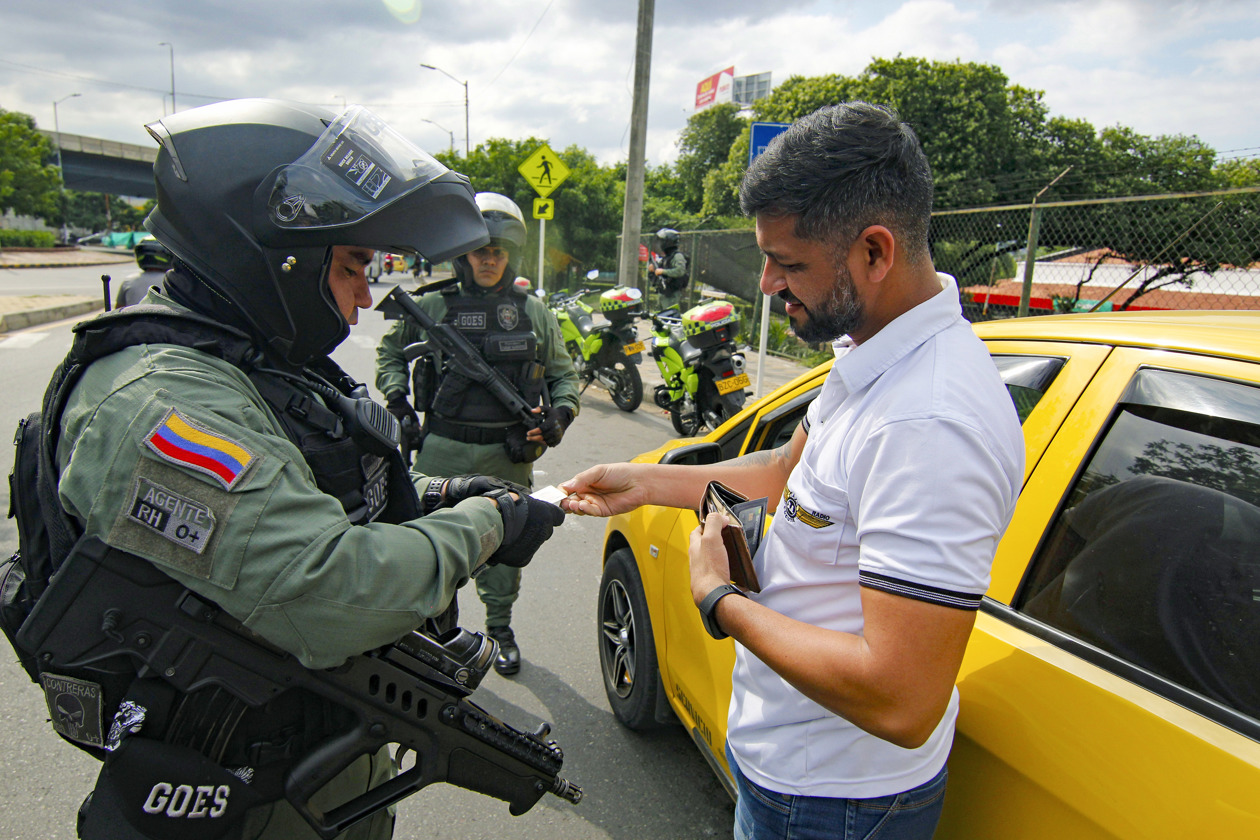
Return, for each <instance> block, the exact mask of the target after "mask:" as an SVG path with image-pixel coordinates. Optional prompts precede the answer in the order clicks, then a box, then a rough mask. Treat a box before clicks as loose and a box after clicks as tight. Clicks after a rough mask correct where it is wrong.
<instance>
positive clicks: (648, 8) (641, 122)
mask: <svg viewBox="0 0 1260 840" xmlns="http://www.w3.org/2000/svg"><path fill="white" fill-rule="evenodd" d="M655 13H656V0H639V29H638V34H637V35H636V36H635V41H634V100H633V104H632V105H631V108H630V111H631V114H630V160H629V164H628V165H627V167H626V203H625V207H624V209H623V211H622V219H621V259H620V261H619V262H618V264H617V283H618V284H620V285H623V286H629V285H633V286H638V285H639V233H640V232H641V231H642V229H643V170H644V164H645V160H644V156H645V155H646V151H647V109H648V88H649V82H650V79H651V74H652V18H653V16H654V15H655ZM631 278H634V279H633V282H632V281H631Z"/></svg>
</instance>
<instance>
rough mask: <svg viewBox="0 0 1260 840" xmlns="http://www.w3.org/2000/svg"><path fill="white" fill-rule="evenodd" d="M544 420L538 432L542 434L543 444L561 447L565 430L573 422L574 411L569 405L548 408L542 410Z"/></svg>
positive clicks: (539, 425)
mask: <svg viewBox="0 0 1260 840" xmlns="http://www.w3.org/2000/svg"><path fill="white" fill-rule="evenodd" d="M542 418H543V419H542V422H541V423H539V424H538V430H539V431H541V432H542V437H543V443H545V444H547V445H548V446H559V445H560V441H561V440H562V439H563V438H564V430H565V429H567V428H569V425H570V424H571V423H572V422H573V409H571V408H569V407H568V406H567V405H561V406H547V407H546V408H544V409H543V410H542Z"/></svg>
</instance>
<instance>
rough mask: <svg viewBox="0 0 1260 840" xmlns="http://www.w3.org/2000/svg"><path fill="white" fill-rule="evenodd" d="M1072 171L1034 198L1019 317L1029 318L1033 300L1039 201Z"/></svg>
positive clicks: (1039, 226) (986, 301)
mask: <svg viewBox="0 0 1260 840" xmlns="http://www.w3.org/2000/svg"><path fill="white" fill-rule="evenodd" d="M1071 171H1072V167H1070V166H1069V167H1068V168H1067V169H1064V170H1063V171H1062V172H1060V173H1059V176H1058V178H1055V179H1054V180H1053V181H1051V182H1050V183H1048V184H1046V185H1045V186H1044V187H1042V188H1041V192H1039V193H1037V194H1036V195H1034V196H1033V200H1032V211H1031V212H1030V213H1029V216H1028V256H1027V257H1026V258H1025V259H1024V284H1023V286H1022V287H1020V291H1019V308H1018V309H1017V310H1015V312H1016V315H1017V317H1020V318H1025V317H1027V316H1028V302H1029V301H1030V300H1031V299H1032V282H1033V264H1034V263H1035V262H1037V236H1038V235H1039V234H1040V232H1041V208H1040V207H1038V206H1037V199H1039V198H1041V197H1042V196H1043V195H1045V194H1046V190H1048V189H1050V188H1051V187H1053V186H1054V185H1055V184H1057V183H1059V178H1062V177H1063V176H1064V175H1066V174H1068V173H1069V172H1071ZM984 300H985V303H986V304H987V303H988V301H989V295H988V293H987V292H986V293H985V297H984Z"/></svg>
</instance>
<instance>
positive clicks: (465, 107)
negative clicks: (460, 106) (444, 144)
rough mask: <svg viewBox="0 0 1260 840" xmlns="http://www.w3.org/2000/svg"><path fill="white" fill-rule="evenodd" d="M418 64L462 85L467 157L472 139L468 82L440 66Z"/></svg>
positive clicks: (465, 151)
mask: <svg viewBox="0 0 1260 840" xmlns="http://www.w3.org/2000/svg"><path fill="white" fill-rule="evenodd" d="M420 66H421V67H423V68H424V69H425V70H436V71H438V72H439V73H441V74H442V75H443V76H445V77H446V78H448V79H450V80H451V81H452V82H454V83H455V84H457V85H463V86H464V157H465V158H467V157H468V156H469V155H470V154H472V140H471V135H470V134H469V133H468V82H467V81H466V80H465V81H462V82H461V81H460V80H459V79H457V78H455V77H454V76H452V75H451V74H450V73H447V72H446V71H445V70H443V69H442V68H441V67H434V66H433V65H432V64H421V65H420Z"/></svg>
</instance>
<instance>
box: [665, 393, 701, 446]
mask: <svg viewBox="0 0 1260 840" xmlns="http://www.w3.org/2000/svg"><path fill="white" fill-rule="evenodd" d="M669 422H670V423H672V424H674V431H675V432H678V434H679V435H681V436H682V437H694V436H695V434H696V432H698V431H700V416H699V415H698V414H697V413H696V407H695V405H693V404H692V402H691V401H690V400H688V399H686V398H684V399H683V400H682V401H681V402H679V403H676V404H675V406H674V407H673V408H671V409H670V410H669Z"/></svg>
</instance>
